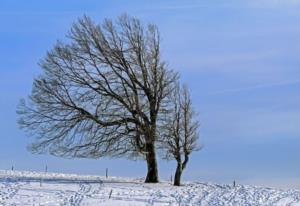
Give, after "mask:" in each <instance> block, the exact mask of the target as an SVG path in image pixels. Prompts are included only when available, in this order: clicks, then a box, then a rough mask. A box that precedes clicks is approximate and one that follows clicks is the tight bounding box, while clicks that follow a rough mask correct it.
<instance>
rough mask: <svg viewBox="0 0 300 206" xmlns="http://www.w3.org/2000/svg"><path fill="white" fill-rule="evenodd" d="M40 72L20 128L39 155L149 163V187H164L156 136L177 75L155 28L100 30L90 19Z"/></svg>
mask: <svg viewBox="0 0 300 206" xmlns="http://www.w3.org/2000/svg"><path fill="white" fill-rule="evenodd" d="M40 67H41V68H42V71H43V72H42V74H41V75H40V76H39V77H37V78H36V79H35V80H34V83H33V89H32V93H31V95H30V97H29V99H28V102H26V103H25V100H21V103H20V105H19V108H18V114H19V115H20V116H19V117H20V118H19V124H20V126H21V128H23V129H25V130H26V131H27V132H28V133H29V134H30V135H32V136H34V137H35V139H36V140H35V141H34V143H33V144H32V145H31V146H30V147H29V148H30V150H31V151H32V152H34V153H50V154H52V155H56V156H62V157H68V158H75V157H78V158H100V157H103V156H110V157H127V158H132V159H137V158H143V159H145V160H146V162H147V168H148V172H147V177H146V180H145V182H158V180H159V179H158V169H157V159H156V147H155V143H156V141H157V139H158V137H157V136H158V131H157V130H158V128H162V127H161V125H163V124H165V123H164V121H165V120H164V119H163V118H161V117H162V116H164V115H165V113H166V112H168V110H167V109H168V108H169V105H170V100H169V97H170V94H171V92H172V90H173V88H172V87H173V85H174V84H173V83H174V82H175V81H177V79H178V78H177V76H178V75H177V74H176V72H174V71H172V70H170V69H168V68H167V66H166V64H165V63H164V62H163V61H162V60H161V56H160V36H159V32H158V29H157V27H156V26H155V25H147V27H144V26H143V25H142V24H141V22H140V21H139V20H138V19H136V18H132V17H128V16H127V15H123V16H121V17H119V18H118V20H117V21H116V22H113V21H111V20H108V19H107V20H105V21H104V23H103V24H101V25H98V24H95V23H94V22H93V21H92V20H91V19H90V18H88V17H86V16H85V17H83V18H81V19H79V20H78V22H77V23H75V24H74V25H73V26H72V28H71V30H70V32H69V33H68V35H67V43H62V42H60V41H58V42H57V43H56V45H55V46H54V48H53V49H52V50H50V51H49V52H48V53H47V55H46V57H45V58H44V59H43V60H42V61H41V63H40Z"/></svg>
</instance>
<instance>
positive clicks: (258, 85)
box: [210, 79, 300, 95]
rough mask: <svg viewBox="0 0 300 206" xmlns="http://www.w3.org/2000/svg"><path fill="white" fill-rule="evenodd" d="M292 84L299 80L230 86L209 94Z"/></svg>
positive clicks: (298, 82)
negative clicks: (238, 86) (230, 87)
mask: <svg viewBox="0 0 300 206" xmlns="http://www.w3.org/2000/svg"><path fill="white" fill-rule="evenodd" d="M294 84H300V79H299V80H288V81H282V82H274V83H270V84H257V85H253V86H248V87H240V88H232V89H225V90H219V91H214V92H211V93H210V94H211V95H217V94H226V93H237V92H247V91H252V90H258V89H269V88H273V87H281V86H288V85H294Z"/></svg>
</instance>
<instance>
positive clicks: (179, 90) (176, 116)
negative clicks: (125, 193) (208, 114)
mask: <svg viewBox="0 0 300 206" xmlns="http://www.w3.org/2000/svg"><path fill="white" fill-rule="evenodd" d="M172 104H173V105H172V107H173V109H172V112H171V113H169V114H168V115H167V116H166V124H165V126H164V127H165V130H164V132H166V133H164V135H162V139H161V148H162V149H163V150H165V154H166V156H165V157H166V158H167V159H175V160H176V162H177V167H176V172H175V177H174V185H176V186H180V183H181V175H182V172H183V170H184V169H185V168H186V166H187V163H188V161H189V156H190V154H191V153H192V152H193V151H197V150H199V149H200V147H199V146H198V144H197V140H198V139H199V131H198V130H199V126H200V124H199V122H198V121H197V120H196V119H195V117H196V114H195V112H194V110H193V108H192V101H191V97H190V94H189V91H188V89H187V87H185V86H183V87H181V86H180V85H179V84H177V86H176V89H175V90H174V92H173V95H172Z"/></svg>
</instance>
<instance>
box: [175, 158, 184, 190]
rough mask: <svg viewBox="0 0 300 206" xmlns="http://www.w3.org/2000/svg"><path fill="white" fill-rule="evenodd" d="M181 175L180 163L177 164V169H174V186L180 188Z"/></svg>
mask: <svg viewBox="0 0 300 206" xmlns="http://www.w3.org/2000/svg"><path fill="white" fill-rule="evenodd" d="M181 174H182V165H181V163H177V168H176V173H175V178H174V185H175V186H180V182H181Z"/></svg>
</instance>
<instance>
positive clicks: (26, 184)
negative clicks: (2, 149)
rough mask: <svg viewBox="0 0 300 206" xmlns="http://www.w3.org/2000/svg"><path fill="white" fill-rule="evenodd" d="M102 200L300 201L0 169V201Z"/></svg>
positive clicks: (55, 204)
mask: <svg viewBox="0 0 300 206" xmlns="http://www.w3.org/2000/svg"><path fill="white" fill-rule="evenodd" d="M6 205H13V206H17V205H22V206H23V205H24V206H25V205H30V206H33V205H36V206H42V205H47V206H61V205H68V206H79V205H84V206H94V205H97V206H102V205H108V206H110V205H128V206H129V205H131V206H135V205H180V206H184V205H203V206H205V205H226V206H230V205H249V206H250V205H251V206H255V205H289V206H297V205H298V206H300V191H298V190H282V189H273V188H263V187H254V186H247V185H237V186H236V187H232V186H231V185H219V184H212V183H197V182H192V183H185V184H184V186H182V187H174V186H172V185H171V184H170V183H168V182H162V183H158V184H145V183H143V180H142V179H130V178H120V177H109V178H107V179H106V178H105V177H101V176H87V175H86V176H83V175H75V174H59V173H39V172H26V171H6V170H0V206H6Z"/></svg>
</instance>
